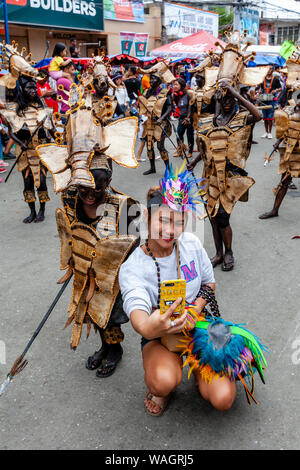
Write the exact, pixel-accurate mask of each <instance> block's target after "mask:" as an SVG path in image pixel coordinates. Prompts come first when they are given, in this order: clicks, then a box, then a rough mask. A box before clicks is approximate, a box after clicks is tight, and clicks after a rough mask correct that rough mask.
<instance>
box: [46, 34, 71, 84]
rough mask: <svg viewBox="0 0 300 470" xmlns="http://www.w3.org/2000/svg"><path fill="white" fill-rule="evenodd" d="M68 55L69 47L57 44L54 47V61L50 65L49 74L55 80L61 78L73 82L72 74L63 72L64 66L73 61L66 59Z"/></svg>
mask: <svg viewBox="0 0 300 470" xmlns="http://www.w3.org/2000/svg"><path fill="white" fill-rule="evenodd" d="M66 55H67V47H66V45H65V44H62V43H57V44H55V46H54V49H53V53H52V57H53V59H52V60H51V62H50V65H49V74H50V76H51V77H52V78H53V79H54V80H58V79H59V78H69V79H70V80H71V76H70V74H68V73H67V72H64V71H63V70H62V67H61V66H62V65H63V66H66V65H67V63H70V62H71V59H65V57H66Z"/></svg>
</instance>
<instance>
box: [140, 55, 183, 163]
mask: <svg viewBox="0 0 300 470" xmlns="http://www.w3.org/2000/svg"><path fill="white" fill-rule="evenodd" d="M140 72H141V73H147V74H150V76H151V75H154V76H156V77H158V79H159V80H160V81H161V83H165V84H170V83H172V82H173V81H174V80H175V77H174V75H173V74H172V72H171V71H170V70H169V67H168V65H167V64H166V63H165V62H164V61H163V62H159V63H157V64H155V65H154V66H153V67H151V68H150V69H148V70H143V69H140ZM150 90H151V89H148V90H146V92H145V94H144V95H141V96H140V97H139V106H140V108H139V114H140V115H144V116H146V117H147V120H146V122H145V123H144V131H143V135H142V138H144V139H146V142H147V155H148V158H149V160H150V162H151V161H153V162H154V158H155V155H154V143H155V142H157V143H158V144H157V147H158V150H159V152H160V155H161V158H162V160H163V161H164V162H165V163H166V164H167V162H168V158H169V157H168V152H167V150H166V149H165V147H164V140H165V138H166V135H168V136H170V135H171V133H172V129H171V124H170V123H169V122H168V121H167V118H165V120H163V121H162V122H161V123H160V124H157V119H159V118H160V117H162V116H163V115H164V112H165V109H166V108H167V107H168V106H171V91H170V89H169V88H159V89H158V92H157V94H156V95H153V94H150Z"/></svg>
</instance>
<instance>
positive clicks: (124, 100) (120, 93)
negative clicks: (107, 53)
mask: <svg viewBox="0 0 300 470" xmlns="http://www.w3.org/2000/svg"><path fill="white" fill-rule="evenodd" d="M112 80H113V82H114V83H115V85H116V87H117V88H116V90H115V97H116V98H117V101H118V104H119V106H120V108H121V110H122V113H123V114H125V112H126V111H127V110H128V107H129V96H128V93H127V88H126V86H125V84H124V82H123V77H122V74H121V73H120V72H117V73H116V74H115V75H113V76H112Z"/></svg>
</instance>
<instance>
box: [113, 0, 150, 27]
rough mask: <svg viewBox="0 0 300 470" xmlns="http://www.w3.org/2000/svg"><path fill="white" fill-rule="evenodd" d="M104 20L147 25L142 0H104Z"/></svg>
mask: <svg viewBox="0 0 300 470" xmlns="http://www.w3.org/2000/svg"><path fill="white" fill-rule="evenodd" d="M104 18H105V19H106V20H117V21H132V22H136V23H145V12H144V5H143V2H142V1H141V0H104Z"/></svg>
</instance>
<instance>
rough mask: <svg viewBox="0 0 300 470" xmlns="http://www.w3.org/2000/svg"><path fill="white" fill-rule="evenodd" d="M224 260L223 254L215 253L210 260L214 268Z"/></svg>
mask: <svg viewBox="0 0 300 470" xmlns="http://www.w3.org/2000/svg"><path fill="white" fill-rule="evenodd" d="M222 261H223V255H215V256H214V257H213V258H211V260H210V262H211V264H212V266H213V268H215V267H216V266H217V265H218V264H221V263H222Z"/></svg>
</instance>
